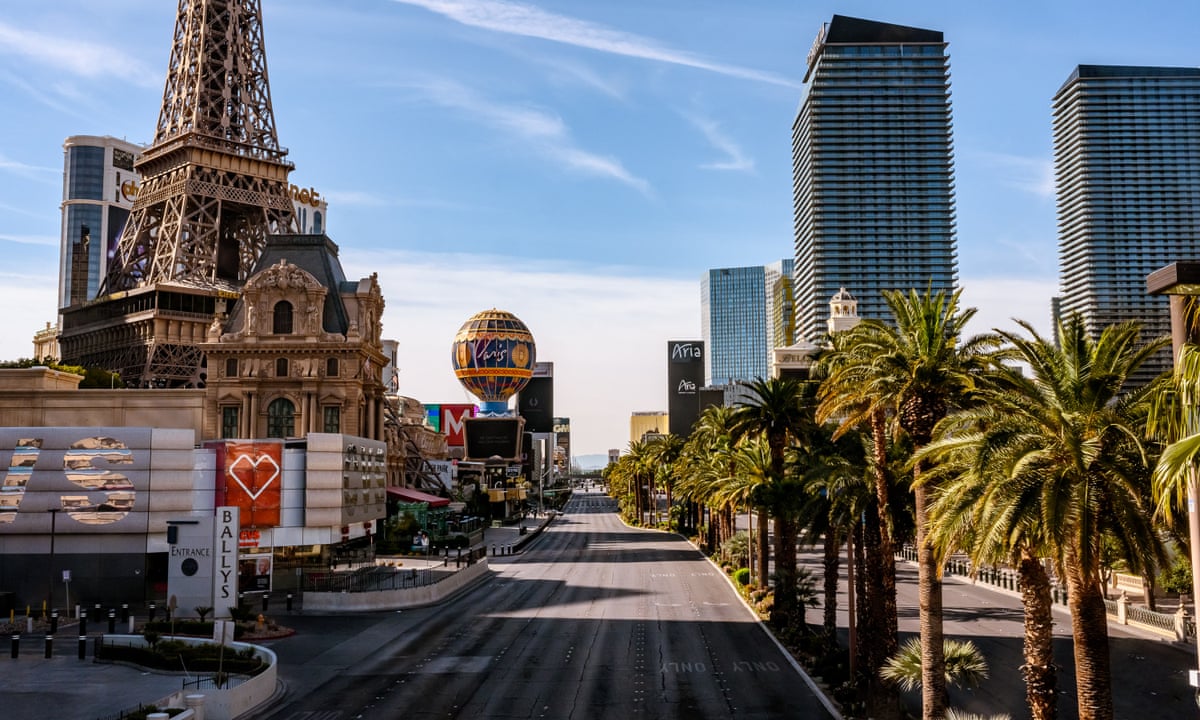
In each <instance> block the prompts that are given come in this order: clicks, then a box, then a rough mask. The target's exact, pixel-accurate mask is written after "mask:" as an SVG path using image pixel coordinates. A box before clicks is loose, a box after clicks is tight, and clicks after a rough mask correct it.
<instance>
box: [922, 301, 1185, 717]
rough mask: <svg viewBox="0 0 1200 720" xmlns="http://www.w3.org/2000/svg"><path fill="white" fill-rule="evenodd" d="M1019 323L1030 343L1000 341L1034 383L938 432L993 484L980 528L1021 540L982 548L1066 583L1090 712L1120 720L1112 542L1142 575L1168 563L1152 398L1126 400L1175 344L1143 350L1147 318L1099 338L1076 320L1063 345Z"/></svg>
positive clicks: (1018, 379)
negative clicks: (1150, 438) (1044, 567)
mask: <svg viewBox="0 0 1200 720" xmlns="http://www.w3.org/2000/svg"><path fill="white" fill-rule="evenodd" d="M1019 324H1020V325H1021V327H1022V328H1024V329H1025V330H1026V331H1027V332H1028V333H1029V334H1030V337H1029V338H1025V337H1022V336H1018V335H1015V334H1012V333H1003V332H1002V333H1000V334H1001V336H1002V337H1003V338H1004V339H1005V340H1006V341H1007V342H1008V343H1010V344H1011V345H1012V351H1013V355H1014V357H1015V358H1016V359H1018V360H1019V361H1020V362H1021V363H1023V364H1025V365H1027V366H1028V367H1029V369H1030V376H1029V377H1023V376H1021V375H1020V374H1019V373H1015V372H1013V373H1007V374H1005V375H1004V376H1003V377H1004V379H1005V380H1006V382H1007V388H1006V389H1005V390H1004V391H996V392H992V393H989V394H988V395H987V404H988V405H991V406H992V408H991V411H990V413H989V412H987V411H983V410H978V409H976V410H973V411H972V412H971V413H968V414H967V416H966V417H965V418H959V419H951V420H948V421H947V423H949V425H947V426H943V427H942V428H940V429H939V432H941V433H944V436H945V437H948V438H950V440H949V441H948V442H949V443H951V444H957V445H958V446H959V447H961V448H963V449H964V450H965V451H966V457H968V458H969V465H970V466H971V467H973V468H975V470H973V471H972V472H974V473H975V474H976V475H978V476H979V477H980V478H982V479H987V480H988V482H987V483H985V484H984V490H983V492H984V493H985V495H984V496H983V497H984V502H986V503H988V504H989V505H990V507H989V508H988V509H986V517H987V523H983V522H980V523H977V527H976V529H975V532H976V533H977V534H979V533H994V534H996V535H997V536H999V535H1001V534H1003V533H1005V532H1010V533H1013V535H1014V537H1015V544H1014V543H1012V542H1011V541H1010V540H1009V539H1006V538H992V539H987V538H985V539H984V540H983V542H985V543H991V544H992V545H993V547H996V548H1003V547H1006V546H1008V547H1010V548H1012V549H1015V550H1019V551H1020V552H1021V568H1022V569H1023V570H1024V569H1026V566H1027V564H1028V565H1029V569H1030V570H1032V564H1033V563H1034V561H1035V560H1036V558H1033V557H1030V556H1031V555H1032V554H1034V553H1035V552H1036V551H1046V552H1048V553H1050V554H1051V557H1052V559H1053V560H1054V562H1055V563H1056V565H1057V567H1058V568H1059V570H1060V573H1061V574H1062V575H1063V577H1065V579H1066V582H1067V587H1068V602H1069V605H1070V609H1071V615H1072V617H1071V626H1072V635H1073V639H1074V654H1075V675H1076V699H1077V704H1078V708H1079V717H1080V718H1081V720H1111V718H1112V717H1113V706H1112V678H1111V671H1110V666H1109V648H1108V621H1107V616H1106V611H1105V607H1104V595H1103V581H1102V578H1101V557H1102V550H1103V547H1104V545H1105V543H1110V544H1111V545H1113V546H1114V547H1116V548H1117V551H1118V554H1119V555H1120V556H1121V557H1123V558H1125V559H1126V561H1127V562H1129V563H1130V564H1131V567H1132V568H1133V569H1134V570H1135V571H1143V572H1153V569H1154V566H1155V565H1156V564H1157V563H1159V562H1161V561H1162V559H1163V556H1164V553H1163V549H1162V544H1161V542H1160V539H1159V537H1158V535H1157V533H1156V532H1155V528H1154V527H1153V525H1152V524H1151V521H1150V514H1151V513H1150V508H1151V505H1150V499H1149V467H1148V461H1149V458H1148V455H1147V453H1146V451H1145V448H1144V447H1143V445H1142V444H1141V441H1140V436H1141V434H1142V430H1143V428H1144V423H1145V419H1146V418H1145V410H1146V403H1145V402H1144V401H1143V400H1144V396H1145V395H1146V393H1147V391H1145V390H1139V391H1132V392H1128V393H1125V394H1122V388H1123V387H1124V386H1125V385H1126V383H1127V381H1128V380H1129V378H1130V377H1131V376H1132V374H1133V373H1134V372H1135V371H1136V370H1137V369H1138V368H1139V367H1140V366H1141V365H1142V363H1143V362H1144V361H1145V360H1146V358H1147V357H1149V356H1150V355H1152V354H1153V353H1155V352H1157V351H1158V350H1159V349H1160V348H1161V347H1162V346H1163V345H1164V343H1165V339H1162V340H1157V341H1153V342H1149V343H1145V344H1140V343H1139V341H1138V326H1137V324H1136V323H1120V324H1116V325H1111V326H1109V327H1107V328H1105V329H1104V330H1103V331H1102V332H1101V334H1100V336H1099V338H1097V339H1092V338H1091V336H1090V335H1089V334H1088V333H1087V331H1086V329H1085V328H1084V325H1083V322H1082V321H1081V320H1080V319H1079V318H1078V317H1074V318H1072V319H1070V320H1069V321H1067V322H1065V323H1060V324H1059V325H1058V337H1059V344H1058V345H1056V344H1055V343H1053V342H1052V341H1049V340H1047V339H1044V338H1042V337H1041V336H1039V335H1038V334H1037V332H1035V331H1034V330H1033V328H1032V327H1031V326H1030V325H1029V324H1028V323H1024V322H1021V323H1019ZM980 428H983V429H982V430H981V429H980ZM957 487H958V486H957V485H955V486H954V487H953V488H951V487H948V488H947V489H946V492H947V493H949V492H952V491H953V489H954V488H957ZM968 517H971V516H970V515H968ZM976 519H979V518H976ZM997 520H999V522H997ZM942 522H946V519H945V518H943V519H942ZM977 536H978V535H977ZM1023 592H1024V590H1023ZM1044 604H1045V602H1044V599H1035V601H1034V602H1033V603H1027V604H1026V613H1028V614H1035V615H1037V616H1038V619H1039V620H1040V621H1041V622H1047V617H1048V610H1043V609H1042V608H1041V606H1042V605H1044ZM1044 612H1045V613H1046V614H1045V615H1043V614H1042V613H1044ZM1026 622H1027V625H1028V623H1029V619H1028V618H1027V620H1026ZM1038 662H1042V663H1045V662H1047V661H1046V660H1041V661H1038ZM1027 680H1028V676H1027Z"/></svg>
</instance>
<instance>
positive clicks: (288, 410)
mask: <svg viewBox="0 0 1200 720" xmlns="http://www.w3.org/2000/svg"><path fill="white" fill-rule="evenodd" d="M295 434H296V406H295V405H293V404H292V401H291V400H287V399H285V398H276V399H274V400H272V401H271V404H270V405H268V406H267V437H273V438H287V437H292V436H294V435H295Z"/></svg>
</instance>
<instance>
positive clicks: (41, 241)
mask: <svg viewBox="0 0 1200 720" xmlns="http://www.w3.org/2000/svg"><path fill="white" fill-rule="evenodd" d="M0 242H10V243H17V244H18V245H42V246H44V247H58V242H59V239H58V238H57V237H54V236H53V235H9V234H6V233H0Z"/></svg>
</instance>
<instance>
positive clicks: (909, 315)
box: [822, 289, 1000, 719]
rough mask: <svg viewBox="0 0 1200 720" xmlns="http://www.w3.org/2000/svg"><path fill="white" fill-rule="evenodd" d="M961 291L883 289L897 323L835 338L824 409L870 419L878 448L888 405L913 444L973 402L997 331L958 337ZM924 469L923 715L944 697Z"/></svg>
mask: <svg viewBox="0 0 1200 720" xmlns="http://www.w3.org/2000/svg"><path fill="white" fill-rule="evenodd" d="M960 294H961V291H959V292H954V293H952V294H949V295H948V294H946V292H945V291H942V290H939V291H937V292H933V291H932V289H930V290H927V291H926V292H925V293H924V294H919V293H917V291H916V290H910V291H909V292H908V293H907V294H905V293H901V292H896V291H884V293H883V295H884V299H885V300H886V301H887V304H888V308H889V310H890V311H891V313H892V318H893V320H894V322H895V325H890V324H887V323H884V322H879V321H873V320H865V321H863V322H862V323H860V324H859V325H858V326H856V327H855V328H853V329H852V330H849V331H847V332H846V334H845V336H844V337H843V338H841V341H842V342H841V343H839V345H838V346H835V350H834V352H833V353H832V357H831V358H830V361H829V364H830V367H831V371H830V377H829V381H830V385H829V390H828V391H826V392H825V396H824V398H825V399H826V400H827V404H826V405H825V410H824V413H823V414H822V416H824V417H828V416H834V415H837V414H839V413H841V414H843V415H844V416H845V420H844V422H852V423H857V422H860V421H862V420H866V421H869V422H870V425H871V428H872V434H873V436H874V437H875V438H876V448H875V452H876V454H877V455H878V454H879V453H880V452H881V449H882V448H881V447H879V442H878V438H879V435H880V430H881V426H882V425H883V424H884V423H885V422H886V413H892V414H893V415H892V417H893V418H894V420H895V422H896V424H897V425H899V427H900V428H901V429H903V430H904V432H905V433H907V434H908V436H909V437H910V438H911V440H912V443H913V445H914V446H915V448H918V449H919V448H920V447H921V446H923V445H925V444H927V443H928V442H929V441H930V439H931V437H932V435H933V429H934V426H935V425H936V424H937V422H938V421H939V420H941V419H942V418H943V417H945V416H946V414H947V413H948V412H950V411H951V410H953V409H955V408H956V407H960V406H962V405H965V404H968V403H970V402H971V398H972V395H973V394H974V392H975V391H976V388H977V385H978V383H979V381H980V379H981V377H982V376H983V371H984V370H985V369H986V368H987V367H989V366H990V365H991V364H992V362H993V361H992V353H993V351H994V350H995V348H996V347H998V346H999V344H1000V341H999V338H998V337H997V336H995V335H981V336H977V337H973V338H969V339H966V340H962V339H961V336H962V334H963V330H964V328H965V326H966V324H967V322H969V321H970V319H971V318H972V317H973V316H974V315H975V309H974V308H968V309H965V310H960V309H959V299H960ZM923 469H924V467H923V464H922V463H921V462H920V461H918V462H916V463H914V464H913V468H912V472H913V479H914V484H913V490H914V494H915V500H916V514H917V517H916V525H917V543H916V544H917V568H918V585H919V593H920V603H921V648H922V656H923V660H924V662H923V670H922V672H923V673H924V677H923V678H922V683H921V691H922V711H923V716H924V717H926V718H933V719H940V718H942V717H943V716H944V715H945V713H946V701H947V695H946V681H945V667H944V665H945V658H944V655H943V636H942V584H941V573H940V568H939V567H938V565H937V560H936V556H935V553H934V552H933V547H932V546H931V545H930V543H929V542H928V541H927V539H926V537H925V536H926V526H927V525H928V519H929V518H928V511H929V491H930V487H929V486H928V484H923V483H921V482H919V480H920V476H921V472H922V470H923ZM881 507H882V505H881ZM883 535H884V536H885V537H886V536H888V535H889V533H888V532H886V531H885V532H884V533H883ZM886 542H887V540H884V543H885V548H886Z"/></svg>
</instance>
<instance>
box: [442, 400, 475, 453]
mask: <svg viewBox="0 0 1200 720" xmlns="http://www.w3.org/2000/svg"><path fill="white" fill-rule="evenodd" d="M473 417H475V406H474V405H443V406H442V413H441V428H442V432H444V433H446V445H447V446H449V447H463V446H464V445H466V444H467V435H466V424H465V423H464V422H463V421H465V420H466V419H467V418H473Z"/></svg>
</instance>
